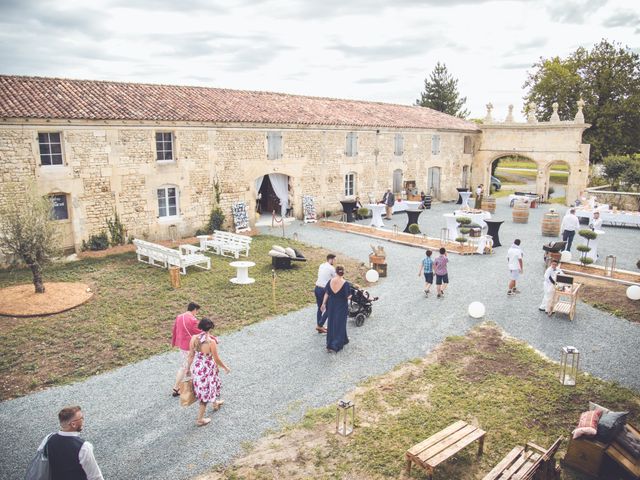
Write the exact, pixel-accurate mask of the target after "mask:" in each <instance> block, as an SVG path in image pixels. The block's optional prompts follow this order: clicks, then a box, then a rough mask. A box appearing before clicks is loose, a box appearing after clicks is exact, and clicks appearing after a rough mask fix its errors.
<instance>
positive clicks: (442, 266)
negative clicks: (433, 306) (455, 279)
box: [433, 247, 449, 298]
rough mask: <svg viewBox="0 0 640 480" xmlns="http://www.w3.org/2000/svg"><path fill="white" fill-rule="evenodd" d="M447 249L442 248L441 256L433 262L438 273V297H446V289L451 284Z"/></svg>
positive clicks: (434, 269)
mask: <svg viewBox="0 0 640 480" xmlns="http://www.w3.org/2000/svg"><path fill="white" fill-rule="evenodd" d="M447 263H449V258H447V250H446V249H445V248H444V247H442V248H440V256H439V257H438V258H436V259H435V261H434V262H433V271H434V272H435V274H436V289H437V291H438V298H442V297H444V291H445V290H446V288H447V285H449V272H448V271H447Z"/></svg>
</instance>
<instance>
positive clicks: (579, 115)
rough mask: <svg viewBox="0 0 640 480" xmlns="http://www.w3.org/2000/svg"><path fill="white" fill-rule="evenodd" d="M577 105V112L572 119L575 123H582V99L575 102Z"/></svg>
mask: <svg viewBox="0 0 640 480" xmlns="http://www.w3.org/2000/svg"><path fill="white" fill-rule="evenodd" d="M576 105H578V111H577V112H576V117H575V118H574V119H573V121H574V122H575V123H584V113H582V109H583V108H584V100H582V98H581V99H580V100H578V101H577V102H576Z"/></svg>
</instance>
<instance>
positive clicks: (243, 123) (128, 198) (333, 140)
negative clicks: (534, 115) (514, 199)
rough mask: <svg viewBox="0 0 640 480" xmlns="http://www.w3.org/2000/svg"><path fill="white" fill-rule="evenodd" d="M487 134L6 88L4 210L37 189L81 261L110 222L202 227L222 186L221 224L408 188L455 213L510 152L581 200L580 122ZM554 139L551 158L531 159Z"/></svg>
mask: <svg viewBox="0 0 640 480" xmlns="http://www.w3.org/2000/svg"><path fill="white" fill-rule="evenodd" d="M489 116H490V115H489ZM485 123H486V124H485V125H476V124H474V123H470V122H467V121H465V120H462V119H459V118H456V117H452V116H449V115H446V114H443V113H440V112H437V111H434V110H431V109H428V108H423V107H417V106H403V105H392V104H385V103H376V102H363V101H354V100H340V99H332V98H317V97H304V96H294V95H286V94H278V93H269V92H250V91H238V90H225V89H216V88H202V87H184V86H169V85H149V84H130V83H116V82H102V81H85V80H68V79H56V78H39V77H19V76H0V202H2V201H4V198H5V197H6V195H11V194H14V193H13V192H15V189H16V187H17V188H18V189H19V188H20V186H24V185H25V184H26V183H27V182H35V184H36V185H37V188H38V189H39V191H40V192H41V193H42V194H43V195H49V196H51V198H52V201H53V204H54V216H55V218H56V219H57V220H56V221H57V222H59V225H60V228H61V230H62V231H63V233H64V246H65V247H66V248H69V249H71V248H73V249H76V250H78V249H79V248H80V245H81V244H82V241H83V240H87V239H88V238H89V236H90V235H92V234H97V233H99V232H100V231H101V230H103V229H104V228H105V226H106V219H107V218H111V217H113V214H114V212H117V213H118V215H119V217H120V219H121V220H122V222H123V223H124V224H125V226H126V228H127V230H128V232H129V234H130V235H133V236H136V237H142V238H148V239H151V240H156V239H164V238H170V237H172V236H178V237H179V236H187V235H191V234H193V233H194V232H195V230H196V229H198V228H201V227H203V226H204V225H205V224H206V223H207V221H208V217H209V214H210V212H211V209H212V206H213V205H214V198H215V186H216V185H217V186H218V187H219V191H220V193H221V200H220V207H221V208H222V209H223V211H224V213H225V215H226V217H227V219H229V218H230V217H231V204H232V203H233V202H235V201H239V200H242V201H245V202H246V203H247V204H248V206H249V211H250V212H251V215H252V220H255V215H256V214H255V212H256V210H257V207H258V205H257V203H260V207H262V209H263V210H266V211H271V210H272V209H275V208H281V207H283V208H284V205H286V204H287V203H291V204H292V207H293V213H294V215H296V216H298V217H300V216H301V214H302V196H303V195H312V196H314V197H315V198H316V203H317V206H318V209H319V210H325V209H326V210H331V211H336V210H338V209H339V208H340V204H339V200H340V199H343V198H345V197H353V196H357V195H359V196H360V197H361V199H362V200H363V203H367V202H368V201H369V198H370V197H371V198H375V199H380V198H381V196H382V193H383V192H384V191H385V190H386V188H389V187H390V188H392V189H393V190H394V191H396V192H400V191H401V190H404V189H405V188H406V187H407V186H412V185H415V188H417V190H418V191H425V192H430V193H431V194H432V195H433V196H434V197H435V199H440V200H445V201H446V200H455V199H456V197H457V191H456V187H469V186H471V182H472V181H473V183H474V184H475V183H484V184H485V185H487V184H489V179H488V174H487V172H488V167H490V163H491V162H492V161H494V160H495V159H497V158H500V156H504V155H506V154H507V153H515V152H516V150H517V151H521V154H522V155H526V156H529V157H530V158H532V159H533V160H534V161H537V162H540V163H539V167H540V168H541V169H542V171H543V172H544V169H545V168H547V163H549V164H551V163H553V161H557V160H563V161H567V162H568V163H569V164H570V165H571V171H572V175H574V183H575V188H576V189H581V188H583V186H584V185H583V184H584V183H586V173H585V174H584V177H583V176H580V175H575V174H574V170H575V172H577V170H578V169H584V172H586V171H587V167H588V146H586V147H587V148H586V153H585V148H584V147H585V146H584V145H582V146H581V143H580V140H581V133H582V131H583V130H584V129H585V128H586V127H587V126H586V125H585V124H584V123H582V124H576V123H575V122H561V123H559V124H558V125H561V124H564V123H566V124H567V125H564V126H561V127H558V125H556V127H558V128H555V130H554V129H553V128H552V129H551V130H547V128H550V127H551V122H548V123H549V127H545V126H544V125H546V124H547V122H545V124H542V123H540V124H537V125H526V124H524V125H522V124H513V125H511V124H508V123H509V122H507V123H505V124H504V125H502V126H496V125H492V122H491V121H487V122H485ZM569 123H571V125H569ZM523 128H524V130H522V129H523ZM527 129H528V130H527ZM554 131H555V132H556V133H553V132H554ZM509 132H515V133H514V134H513V136H512V138H511V140H513V141H516V140H517V142H516V143H514V145H516V146H515V147H513V148H512V149H510V148H509V146H510V145H511V144H510V143H509V142H510V141H511V140H509ZM523 132H524V133H523ZM527 132H534V135H533V136H531V135H528V133H527ZM550 132H551V133H550ZM558 132H559V134H558ZM567 133H568V135H567ZM505 135H506V137H507V138H505ZM549 135H551V136H554V135H555V137H554V138H556V137H557V140H554V142H552V147H553V149H555V150H554V152H555V153H553V152H552V153H549V154H548V155H546V156H540V158H538V155H537V154H535V155H534V153H536V152H535V150H536V149H538V150H539V149H541V148H542V149H544V148H545V144H546V143H548V142H545V140H544V138H542V137H544V136H547V137H548V136H549ZM563 138H565V140H563ZM505 142H506V143H505ZM576 142H577V143H576ZM531 148H533V151H532V150H531ZM569 149H571V151H569ZM505 152H506V153H505ZM585 155H586V156H585ZM545 162H546V163H545ZM574 165H575V167H576V168H575V169H574ZM545 188H546V187H545V186H544V184H543V182H539V185H538V190H539V191H540V192H541V193H542V191H543V190H544V189H545ZM576 193H577V192H576ZM258 197H260V200H259V201H258V200H257V199H258Z"/></svg>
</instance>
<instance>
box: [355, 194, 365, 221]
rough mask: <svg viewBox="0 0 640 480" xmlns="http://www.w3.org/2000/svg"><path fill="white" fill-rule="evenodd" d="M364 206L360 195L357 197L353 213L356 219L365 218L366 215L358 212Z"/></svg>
mask: <svg viewBox="0 0 640 480" xmlns="http://www.w3.org/2000/svg"><path fill="white" fill-rule="evenodd" d="M361 208H362V202H361V201H360V197H356V204H355V205H354V207H353V215H354V216H355V217H356V220H363V219H364V217H363V216H362V215H360V213H358V210H360V209H361Z"/></svg>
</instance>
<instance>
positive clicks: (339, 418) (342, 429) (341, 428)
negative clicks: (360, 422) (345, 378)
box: [336, 400, 356, 437]
mask: <svg viewBox="0 0 640 480" xmlns="http://www.w3.org/2000/svg"><path fill="white" fill-rule="evenodd" d="M355 420H356V406H355V404H353V403H352V402H351V401H350V400H340V401H339V402H338V408H337V415H336V433H338V434H340V435H342V436H344V437H346V436H348V435H351V434H352V433H353V426H354V424H355Z"/></svg>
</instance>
